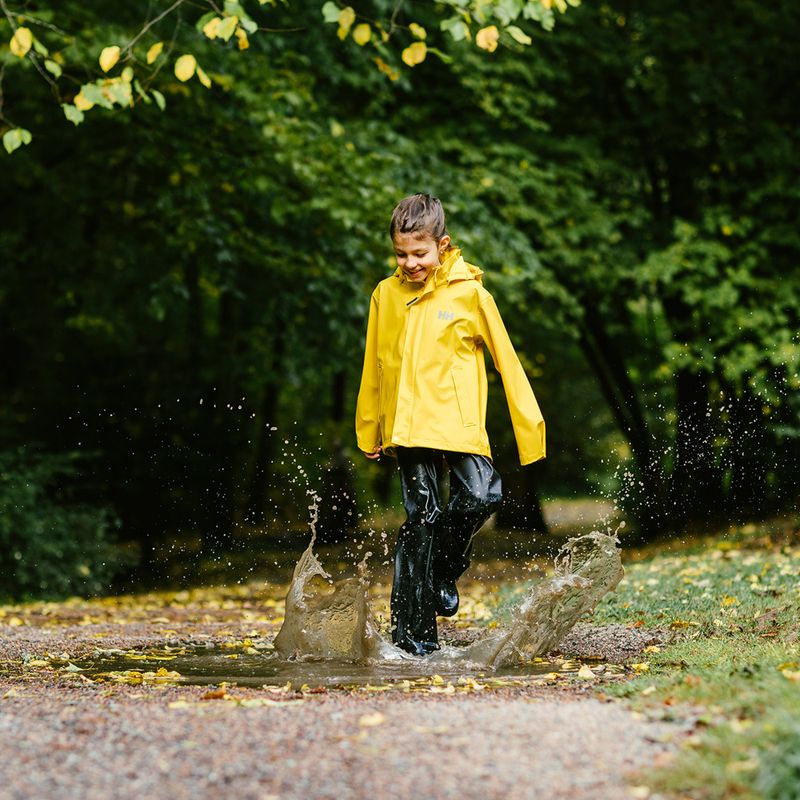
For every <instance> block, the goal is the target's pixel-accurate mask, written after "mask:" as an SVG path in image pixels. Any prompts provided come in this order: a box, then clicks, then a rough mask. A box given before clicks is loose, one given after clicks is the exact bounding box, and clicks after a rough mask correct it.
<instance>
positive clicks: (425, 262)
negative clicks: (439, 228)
mask: <svg viewBox="0 0 800 800" xmlns="http://www.w3.org/2000/svg"><path fill="white" fill-rule="evenodd" d="M392 241H393V243H394V254H395V256H396V257H397V265H398V266H399V267H400V269H401V270H402V271H403V274H404V275H405V276H406V278H407V279H408V280H410V281H412V282H413V283H425V281H426V280H427V279H428V276H429V275H430V274H431V272H433V270H434V268H435V267H438V266H439V264H440V263H441V261H440V256H441V255H442V254H443V253H444V251H445V250H446V249H447V245H449V244H450V237H449V236H447V235H445V236H443V237H442V238H441V239H439V241H438V242H437V241H436V239H434V238H433V237H432V236H430V235H427V234H424V233H422V232H417V233H395V235H394V236H393V237H392Z"/></svg>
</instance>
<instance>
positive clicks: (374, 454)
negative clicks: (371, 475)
mask: <svg viewBox="0 0 800 800" xmlns="http://www.w3.org/2000/svg"><path fill="white" fill-rule="evenodd" d="M362 452H363V451H362ZM364 455H365V456H366V457H367V458H369V459H371V460H372V461H376V460H377V459H379V458H380V457H381V446H380V445H378V446H377V447H376V448H375V449H374V450H373V451H372V452H371V453H364Z"/></svg>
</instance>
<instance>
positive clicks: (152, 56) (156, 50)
mask: <svg viewBox="0 0 800 800" xmlns="http://www.w3.org/2000/svg"><path fill="white" fill-rule="evenodd" d="M163 49H164V42H156V43H155V44H154V45H152V47H151V48H150V49H149V50H148V51H147V63H148V64H152V63H153V62H154V61H155V60H156V59H157V58H158V57H159V56H160V55H161V51H162V50H163Z"/></svg>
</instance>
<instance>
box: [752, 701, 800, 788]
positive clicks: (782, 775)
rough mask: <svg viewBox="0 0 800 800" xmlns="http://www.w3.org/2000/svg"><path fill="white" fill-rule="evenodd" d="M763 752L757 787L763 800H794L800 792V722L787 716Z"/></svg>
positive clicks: (756, 782)
mask: <svg viewBox="0 0 800 800" xmlns="http://www.w3.org/2000/svg"><path fill="white" fill-rule="evenodd" d="M782 722H783V724H782V725H781V727H780V729H779V730H776V731H775V734H776V735H775V741H774V742H773V744H772V746H771V747H770V748H769V749H768V750H767V751H766V752H765V753H764V755H763V756H762V759H761V766H760V768H759V771H758V775H757V776H756V781H755V788H756V790H757V791H758V792H760V793H761V796H762V797H763V798H764V800H794V798H796V797H797V796H798V795H800V723H798V721H797V720H796V719H793V718H791V717H789V716H788V715H787V716H786V717H784V719H783V720H782Z"/></svg>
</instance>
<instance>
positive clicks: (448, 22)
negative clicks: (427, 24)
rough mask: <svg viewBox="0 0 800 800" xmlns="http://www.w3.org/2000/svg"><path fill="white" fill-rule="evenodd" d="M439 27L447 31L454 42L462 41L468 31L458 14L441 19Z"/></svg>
mask: <svg viewBox="0 0 800 800" xmlns="http://www.w3.org/2000/svg"><path fill="white" fill-rule="evenodd" d="M439 27H440V28H441V30H443V31H449V33H450V36H451V37H452V38H453V41H454V42H462V41H463V40H464V39H466V38H467V33H468V31H469V28H468V27H467V24H466V23H465V22H464V20H463V19H461V17H459V16H456V17H450V18H449V19H445V20H442V22H441V23H440V25H439Z"/></svg>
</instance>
